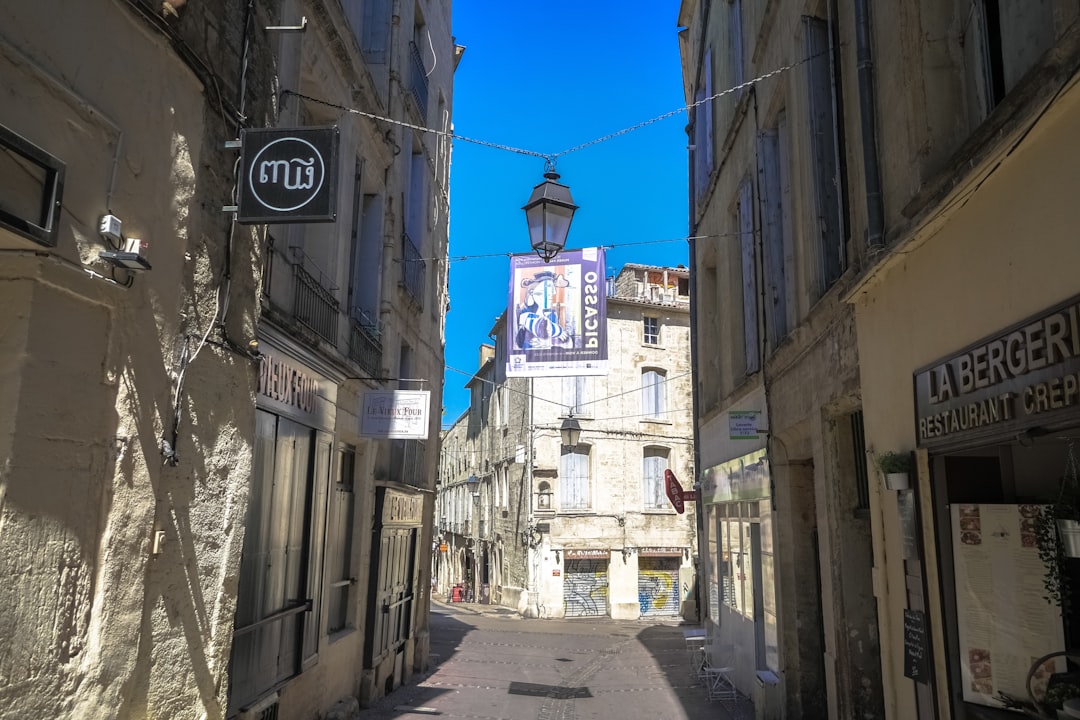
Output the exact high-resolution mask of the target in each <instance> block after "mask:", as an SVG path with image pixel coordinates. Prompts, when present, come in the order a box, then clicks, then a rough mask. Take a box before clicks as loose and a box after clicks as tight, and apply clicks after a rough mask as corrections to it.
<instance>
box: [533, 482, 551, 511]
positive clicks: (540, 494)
mask: <svg viewBox="0 0 1080 720" xmlns="http://www.w3.org/2000/svg"><path fill="white" fill-rule="evenodd" d="M536 508H537V509H538V510H550V509H551V483H549V482H547V481H541V482H540V485H539V487H538V488H537V491H536Z"/></svg>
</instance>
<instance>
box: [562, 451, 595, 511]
mask: <svg viewBox="0 0 1080 720" xmlns="http://www.w3.org/2000/svg"><path fill="white" fill-rule="evenodd" d="M589 449H590V448H589V446H588V445H575V446H574V447H573V448H570V447H567V446H565V445H564V446H563V449H562V457H561V458H560V461H559V487H560V492H559V505H560V509H562V510H585V509H588V507H589Z"/></svg>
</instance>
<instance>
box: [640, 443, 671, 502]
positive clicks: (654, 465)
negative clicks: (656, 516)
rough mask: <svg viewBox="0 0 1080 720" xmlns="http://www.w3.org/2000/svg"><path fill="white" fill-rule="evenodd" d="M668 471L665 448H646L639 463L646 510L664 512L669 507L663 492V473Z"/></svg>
mask: <svg viewBox="0 0 1080 720" xmlns="http://www.w3.org/2000/svg"><path fill="white" fill-rule="evenodd" d="M667 469H668V451H667V449H666V448H659V447H647V448H645V452H644V456H643V458H642V463H641V476H642V494H643V496H644V505H645V509H646V510H664V509H667V508H669V507H671V503H670V501H668V499H667V493H665V492H664V471H665V470H667Z"/></svg>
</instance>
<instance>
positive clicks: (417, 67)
mask: <svg viewBox="0 0 1080 720" xmlns="http://www.w3.org/2000/svg"><path fill="white" fill-rule="evenodd" d="M409 58H410V64H411V68H412V74H411V76H410V80H411V83H410V88H409V89H410V90H411V91H412V96H413V99H415V100H416V107H417V109H419V110H420V117H422V118H425V119H427V108H428V78H427V69H426V68H424V58H423V57H421V55H420V48H419V47H417V45H416V43H415V42H410V43H409Z"/></svg>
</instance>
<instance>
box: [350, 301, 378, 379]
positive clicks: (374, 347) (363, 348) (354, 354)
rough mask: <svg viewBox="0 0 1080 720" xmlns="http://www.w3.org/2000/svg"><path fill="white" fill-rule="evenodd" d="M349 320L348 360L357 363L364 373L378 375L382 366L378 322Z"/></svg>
mask: <svg viewBox="0 0 1080 720" xmlns="http://www.w3.org/2000/svg"><path fill="white" fill-rule="evenodd" d="M358 314H359V315H360V319H357V318H355V317H353V318H349V359H350V360H353V361H354V362H356V363H358V364H359V365H360V367H362V368H363V369H364V371H365V372H368V373H371V374H372V375H378V374H379V369H380V367H381V366H382V341H381V337H382V333H381V332H380V328H379V324H378V322H372V321H369V320H367V317H366V316H365V315H363V314H362V313H359V312H358Z"/></svg>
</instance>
